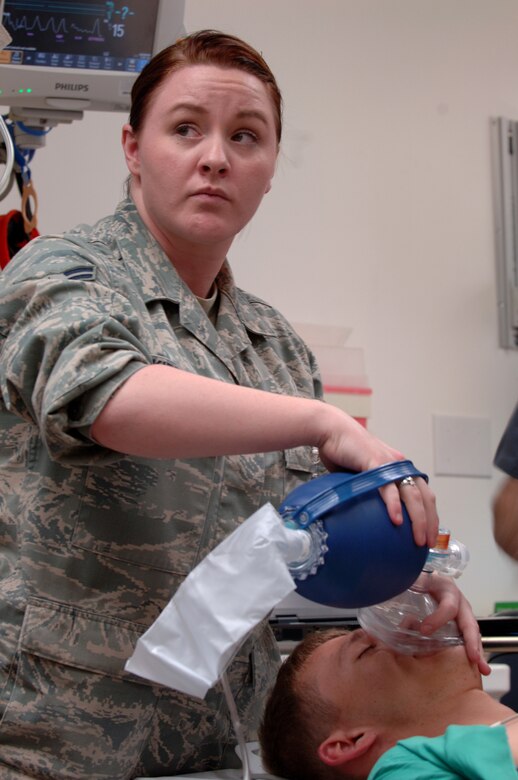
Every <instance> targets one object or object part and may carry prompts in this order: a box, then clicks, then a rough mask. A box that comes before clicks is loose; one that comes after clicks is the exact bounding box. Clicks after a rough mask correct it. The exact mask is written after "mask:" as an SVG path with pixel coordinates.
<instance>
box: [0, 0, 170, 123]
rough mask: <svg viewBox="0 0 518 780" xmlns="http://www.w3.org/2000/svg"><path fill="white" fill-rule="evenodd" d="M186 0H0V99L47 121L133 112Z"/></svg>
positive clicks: (22, 114) (23, 116) (26, 117)
mask: <svg viewBox="0 0 518 780" xmlns="http://www.w3.org/2000/svg"><path fill="white" fill-rule="evenodd" d="M184 6H185V0H124V1H121V0H111V1H105V2H104V1H103V0H82V2H81V3H70V2H69V1H68V0H52V2H43V1H42V0H0V12H1V13H2V16H1V17H0V19H1V20H2V23H3V25H4V27H5V29H6V30H7V32H8V33H9V35H10V36H11V38H12V41H11V43H10V44H9V45H8V46H7V47H6V48H5V49H4V50H3V51H1V52H0V105H5V106H9V107H10V109H11V114H12V115H13V116H14V117H15V118H16V119H20V120H22V121H24V122H29V123H30V120H33V122H34V121H36V122H39V123H40V124H41V125H49V124H50V125H51V124H55V123H56V122H60V121H65V122H67V121H72V120H73V119H78V118H81V117H82V115H83V112H84V111H85V110H90V109H93V110H99V111H127V110H128V109H129V105H130V91H131V87H132V85H133V82H134V81H135V79H136V77H137V75H138V73H139V72H140V71H141V70H142V69H143V67H144V65H145V64H146V63H147V62H148V61H149V60H150V59H151V57H152V56H153V55H154V54H156V53H157V52H158V51H160V50H161V49H163V48H164V47H165V46H167V45H169V44H170V43H173V42H174V41H175V40H176V39H177V38H178V37H180V35H182V34H183V33H184V30H183V16H184Z"/></svg>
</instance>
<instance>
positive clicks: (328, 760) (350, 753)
mask: <svg viewBox="0 0 518 780" xmlns="http://www.w3.org/2000/svg"><path fill="white" fill-rule="evenodd" d="M376 739H377V734H376V732H375V731H374V729H369V728H366V729H356V730H353V731H351V730H348V731H345V730H343V729H336V730H335V731H333V732H332V734H330V735H329V737H328V738H327V739H326V740H324V742H322V744H321V745H319V747H318V756H319V758H320V760H321V761H323V762H324V764H327V766H336V767H337V766H340V765H341V764H346V763H347V762H349V761H354V760H355V759H357V758H360V757H361V756H363V755H365V753H367V751H368V750H370V748H371V747H372V746H373V744H374V743H375V741H376Z"/></svg>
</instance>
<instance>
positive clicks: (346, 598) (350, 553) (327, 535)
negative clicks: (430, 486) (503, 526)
mask: <svg viewBox="0 0 518 780" xmlns="http://www.w3.org/2000/svg"><path fill="white" fill-rule="evenodd" d="M405 477H422V478H423V479H426V480H428V477H427V476H426V474H423V473H422V472H421V471H419V469H417V468H416V467H415V466H414V464H413V463H412V462H411V461H409V460H403V461H396V462H394V463H388V464H385V465H383V466H380V467H379V468H376V469H372V470H370V471H364V472H360V473H350V472H335V473H332V474H325V475H323V476H321V477H316V478H315V479H313V480H310V481H309V482H306V483H305V484H303V485H300V486H299V487H297V488H296V489H295V490H293V491H292V492H291V493H290V494H289V495H288V496H287V497H286V499H285V500H284V501H283V503H282V504H281V506H280V508H279V513H280V514H281V516H282V518H283V520H284V522H285V524H286V525H287V526H288V527H290V528H294V529H304V530H306V531H308V532H309V533H310V534H311V536H312V548H313V554H312V556H311V560H310V561H308V560H306V561H304V562H302V563H301V564H300V566H296V565H295V566H291V565H290V571H291V574H292V576H293V577H294V579H295V582H296V591H297V593H299V594H300V595H301V596H303V597H304V598H307V599H309V600H311V601H315V602H317V603H319V604H325V605H327V606H331V607H338V608H358V607H364V606H369V605H371V604H378V603H379V602H382V601H386V600H387V599H390V598H392V597H393V596H395V595H397V594H399V593H402V592H403V591H404V590H406V589H407V588H409V587H410V585H412V584H413V583H414V582H415V580H416V579H417V577H418V576H419V574H420V572H421V571H422V569H423V566H424V563H425V561H426V558H427V556H428V552H429V548H428V547H427V546H426V545H423V546H422V547H419V546H418V545H417V544H416V543H415V541H414V538H413V534H412V525H411V521H410V518H409V516H408V513H407V511H406V509H405V506H404V504H403V505H402V506H403V523H402V525H399V526H396V525H394V524H393V523H392V521H391V520H390V518H389V515H388V512H387V508H386V506H385V503H384V502H383V499H382V498H381V496H380V494H379V488H380V487H382V486H383V485H386V484H388V483H390V482H399V481H400V480H402V479H404V478H405Z"/></svg>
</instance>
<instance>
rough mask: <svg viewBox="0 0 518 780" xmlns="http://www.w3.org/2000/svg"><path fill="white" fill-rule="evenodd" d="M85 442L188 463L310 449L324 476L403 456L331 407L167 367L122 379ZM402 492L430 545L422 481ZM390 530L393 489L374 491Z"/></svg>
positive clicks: (431, 521) (427, 495)
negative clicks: (324, 470)
mask: <svg viewBox="0 0 518 780" xmlns="http://www.w3.org/2000/svg"><path fill="white" fill-rule="evenodd" d="M91 434H92V437H93V438H94V439H95V440H96V441H97V442H98V443H99V444H101V445H103V446H104V447H108V448H110V449H112V450H115V451H117V452H123V453H126V454H130V455H138V456H141V457H148V458H194V457H205V456H213V455H229V454H239V453H251V452H267V451H272V450H279V449H288V448H291V447H297V446H300V445H311V446H315V447H318V449H319V452H320V457H321V459H322V461H323V463H324V464H325V466H326V467H327V468H329V469H330V470H336V469H350V470H352V471H365V470H368V469H372V468H376V467H378V466H381V465H382V464H384V463H388V462H391V461H396V460H401V459H402V458H403V455H402V454H401V453H400V452H399V451H397V450H395V449H393V448H392V447H389V446H388V445H387V444H385V443H384V442H382V441H381V440H380V439H377V438H376V437H375V436H373V435H372V434H371V433H369V432H368V431H367V430H366V429H365V428H363V426H361V425H360V424H359V423H358V422H357V421H356V420H354V419H353V418H352V417H350V416H349V415H347V414H345V413H344V412H342V411H341V410H339V409H337V408H336V407H334V406H332V405H330V404H326V403H323V402H322V401H317V400H313V399H307V398H298V397H294V396H286V395H280V394H276V393H268V392H265V391H263V390H255V389H253V388H247V387H240V386H237V385H232V384H228V383H225V382H221V381H218V380H214V379H209V378H206V377H201V376H198V375H196V374H192V373H188V372H185V371H181V370H179V369H176V368H172V367H170V366H162V365H152V366H146V367H144V368H142V369H140V370H139V371H137V372H136V373H134V374H133V375H132V376H130V377H129V379H127V380H126V381H125V382H124V383H123V384H122V385H121V387H120V388H119V389H118V390H117V391H116V392H115V393H114V395H113V396H112V397H111V399H110V400H109V401H108V403H107V404H106V405H105V406H104V408H103V410H102V411H101V413H100V414H99V415H98V417H97V419H96V420H95V422H94V424H93V426H92V429H91ZM416 482H417V484H418V487H417V488H416V489H408V488H407V489H406V490H405V503H406V505H407V508H408V511H409V513H410V516H411V517H412V520H413V525H414V536H415V538H416V541H417V542H418V543H420V544H423V543H425V542H426V543H428V544H429V545H430V546H431V545H432V544H434V543H435V537H436V533H437V526H438V518H437V514H436V510H435V501H434V497H433V494H432V493H431V491H430V490H429V488H428V487H427V485H426V484H425V483H424V481H423V480H416ZM382 492H383V498H384V500H385V503H386V505H387V508H388V512H389V515H390V517H391V519H392V521H393V522H395V523H400V522H401V521H402V510H401V499H400V495H399V491H398V489H397V487H396V485H394V484H392V485H387V486H386V487H385V488H383V489H382Z"/></svg>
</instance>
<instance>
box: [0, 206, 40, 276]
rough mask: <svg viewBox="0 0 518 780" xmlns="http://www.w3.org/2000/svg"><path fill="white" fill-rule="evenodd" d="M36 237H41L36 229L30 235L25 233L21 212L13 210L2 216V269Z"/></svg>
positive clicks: (0, 234) (0, 265)
mask: <svg viewBox="0 0 518 780" xmlns="http://www.w3.org/2000/svg"><path fill="white" fill-rule="evenodd" d="M36 236H39V233H38V231H37V230H36V228H33V229H32V230H31V232H30V233H29V234H27V233H26V232H25V229H24V225H23V215H22V213H21V211H16V210H15V209H13V211H9V212H8V213H7V214H0V268H5V266H6V265H7V263H8V262H9V260H11V258H12V257H14V255H15V254H16V253H17V252H18V251H19V250H20V249H21V248H22V247H24V246H25V244H28V243H29V241H31V240H32V239H33V238H36Z"/></svg>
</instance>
